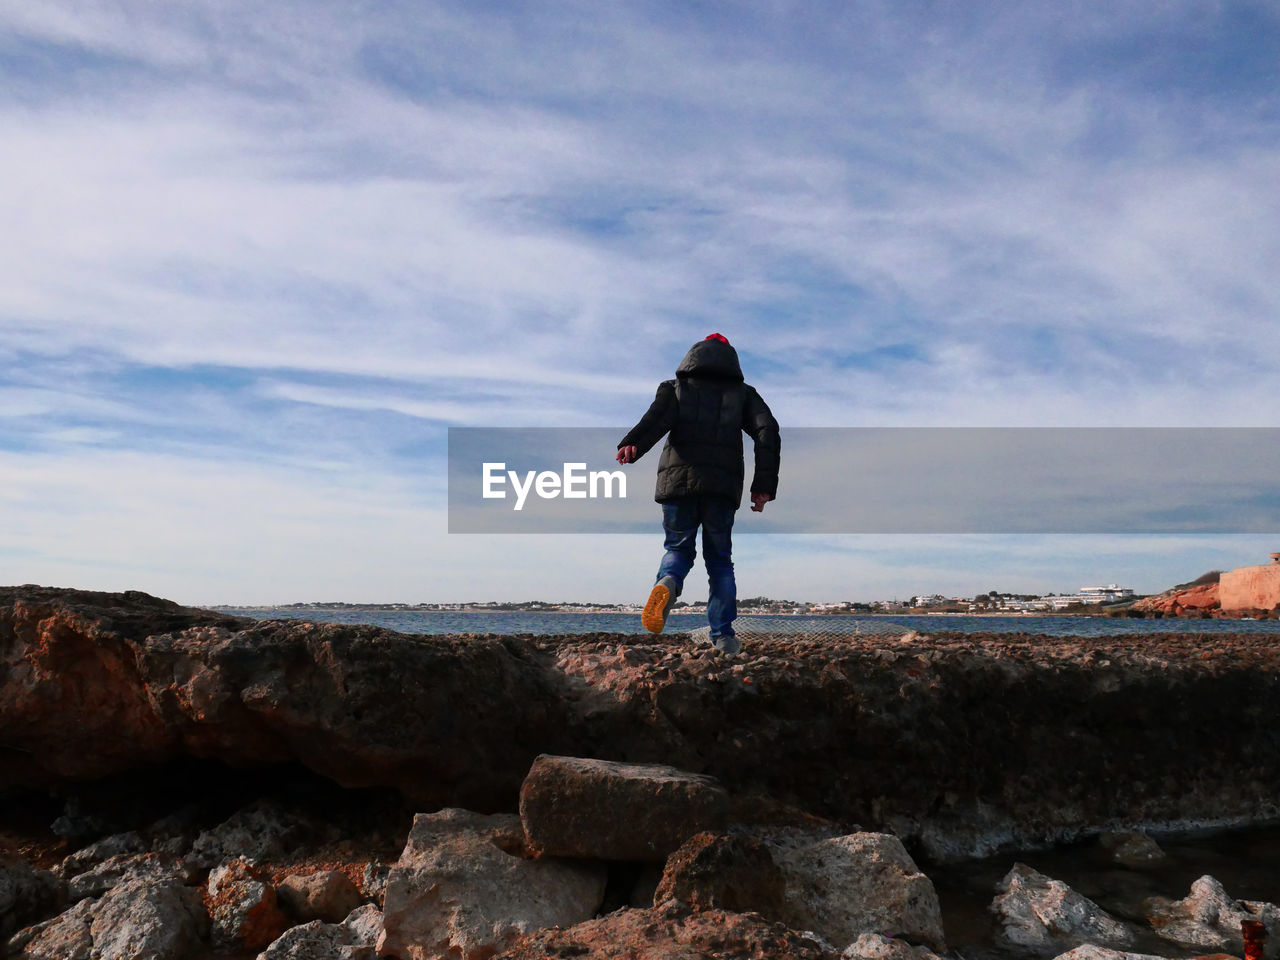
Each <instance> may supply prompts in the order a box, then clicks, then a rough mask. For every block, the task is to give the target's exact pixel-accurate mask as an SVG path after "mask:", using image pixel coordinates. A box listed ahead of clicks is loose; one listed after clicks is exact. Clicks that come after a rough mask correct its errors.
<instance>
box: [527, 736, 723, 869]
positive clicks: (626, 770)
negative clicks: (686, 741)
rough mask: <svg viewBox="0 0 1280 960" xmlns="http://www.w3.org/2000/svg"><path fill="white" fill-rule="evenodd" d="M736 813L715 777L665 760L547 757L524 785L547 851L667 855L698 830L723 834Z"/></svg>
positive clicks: (615, 856)
mask: <svg viewBox="0 0 1280 960" xmlns="http://www.w3.org/2000/svg"><path fill="white" fill-rule="evenodd" d="M728 813H729V798H728V795H727V794H726V793H725V792H724V790H723V789H722V788H721V787H720V785H719V784H718V783H716V781H715V780H714V779H713V778H711V777H706V776H701V775H699V774H696V773H688V772H686V771H684V770H677V769H676V768H675V767H669V766H664V765H660V764H641V763H619V762H615V761H609V760H593V759H588V758H583V757H555V756H547V755H543V756H540V757H538V758H537V759H536V760H535V761H534V762H533V766H532V768H531V769H530V770H529V775H528V776H527V777H526V778H525V781H524V785H523V786H522V787H521V788H520V819H521V821H522V822H523V823H524V830H525V835H526V836H527V837H528V841H529V847H530V849H531V850H533V851H534V853H536V854H538V855H539V856H556V857H589V858H596V859H601V860H652V861H661V860H663V859H665V858H666V857H667V856H668V855H669V854H671V853H673V852H674V851H675V850H676V849H677V848H678V847H679V846H680V845H681V844H682V843H684V842H685V841H686V840H688V839H689V838H690V837H692V836H693V835H694V834H696V833H702V832H703V831H712V832H722V831H723V830H724V828H725V824H726V821H727V819H728Z"/></svg>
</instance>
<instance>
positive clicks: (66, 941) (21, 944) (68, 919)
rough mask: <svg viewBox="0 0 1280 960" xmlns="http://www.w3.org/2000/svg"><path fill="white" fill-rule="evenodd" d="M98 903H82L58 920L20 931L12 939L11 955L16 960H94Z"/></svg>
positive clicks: (59, 916) (9, 944) (89, 901)
mask: <svg viewBox="0 0 1280 960" xmlns="http://www.w3.org/2000/svg"><path fill="white" fill-rule="evenodd" d="M97 906H98V902H97V901H96V900H81V901H80V902H79V903H77V904H76V905H75V906H73V907H72V908H71V909H70V910H66V911H64V912H63V913H61V914H59V915H58V916H56V917H53V918H51V919H49V920H45V921H43V922H42V923H37V924H35V925H34V926H31V927H27V928H26V929H25V930H20V931H19V932H18V933H16V934H15V935H14V936H12V937H10V938H9V942H8V945H7V948H8V954H7V955H8V956H9V957H12V958H15V960H90V957H89V954H90V953H91V952H92V951H93V934H92V933H91V932H90V927H91V926H92V924H93V912H94V910H95V909H96V907H97Z"/></svg>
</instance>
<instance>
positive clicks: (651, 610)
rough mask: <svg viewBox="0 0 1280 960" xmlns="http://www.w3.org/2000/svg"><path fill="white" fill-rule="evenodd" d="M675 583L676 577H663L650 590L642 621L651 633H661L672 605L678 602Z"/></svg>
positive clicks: (641, 615) (641, 617)
mask: <svg viewBox="0 0 1280 960" xmlns="http://www.w3.org/2000/svg"><path fill="white" fill-rule="evenodd" d="M675 585H676V582H675V579H674V578H672V577H663V578H662V579H661V580H659V581H658V582H657V583H655V584H654V585H653V589H652V590H650V591H649V599H648V600H647V601H645V605H644V612H643V613H641V614H640V622H641V623H642V624H643V625H644V628H645V629H646V630H648V631H649V632H650V633H661V632H662V628H663V627H665V626H666V625H667V614H668V613H669V612H670V611H671V605H672V604H673V603H675V602H676V596H677V591H676V589H675Z"/></svg>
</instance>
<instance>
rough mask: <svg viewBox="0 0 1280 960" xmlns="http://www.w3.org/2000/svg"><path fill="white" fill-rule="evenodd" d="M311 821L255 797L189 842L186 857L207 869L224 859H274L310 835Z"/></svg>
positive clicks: (311, 829)
mask: <svg viewBox="0 0 1280 960" xmlns="http://www.w3.org/2000/svg"><path fill="white" fill-rule="evenodd" d="M314 832H315V825H314V824H313V823H312V822H311V821H310V820H308V819H307V818H305V817H301V816H299V815H297V814H295V813H293V812H292V811H289V810H286V809H285V808H284V807H282V806H280V805H279V804H277V803H273V802H271V801H268V800H259V801H257V802H255V803H251V804H249V806H247V807H244V808H243V809H241V810H237V811H236V812H235V813H233V814H232V815H231V816H230V817H228V818H227V819H226V820H224V821H223V822H222V823H220V824H218V825H217V826H216V827H213V828H212V829H209V830H205V831H202V832H201V833H200V834H199V835H198V836H197V837H196V839H195V841H194V842H193V843H192V844H191V852H190V853H189V854H187V860H188V862H189V863H191V864H192V865H194V866H197V867H203V868H205V869H209V868H211V867H213V866H215V865H216V864H219V863H222V862H223V861H225V860H233V859H235V858H236V857H244V858H245V859H247V860H277V859H280V858H282V857H284V856H285V855H287V854H289V853H291V852H292V851H293V850H295V849H296V848H297V847H298V846H299V845H300V844H301V843H303V842H304V841H306V840H307V839H310V837H311V836H312V835H313V834H314Z"/></svg>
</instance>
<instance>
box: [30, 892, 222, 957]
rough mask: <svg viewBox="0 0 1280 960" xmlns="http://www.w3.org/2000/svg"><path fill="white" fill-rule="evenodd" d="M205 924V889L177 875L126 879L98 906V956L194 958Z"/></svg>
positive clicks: (95, 932) (95, 939)
mask: <svg viewBox="0 0 1280 960" xmlns="http://www.w3.org/2000/svg"><path fill="white" fill-rule="evenodd" d="M205 923H206V920H205V916H204V907H203V905H202V904H201V902H200V894H199V891H197V890H194V889H192V888H190V887H184V886H183V885H182V884H181V883H178V882H177V881H176V880H160V881H155V880H143V879H138V878H131V879H128V880H124V881H121V882H120V883H118V884H116V886H114V887H112V888H111V890H110V891H109V892H108V893H107V894H106V895H105V896H104V897H103V898H102V899H101V900H99V901H98V902H97V904H96V905H95V907H94V909H93V922H92V923H91V924H90V926H89V933H90V935H91V936H92V937H93V953H92V960H188V958H190V956H191V955H192V954H193V953H195V952H196V951H197V950H198V949H199V941H200V933H201V929H202V927H203V926H204V925H205ZM29 950H30V948H28V951H29Z"/></svg>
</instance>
